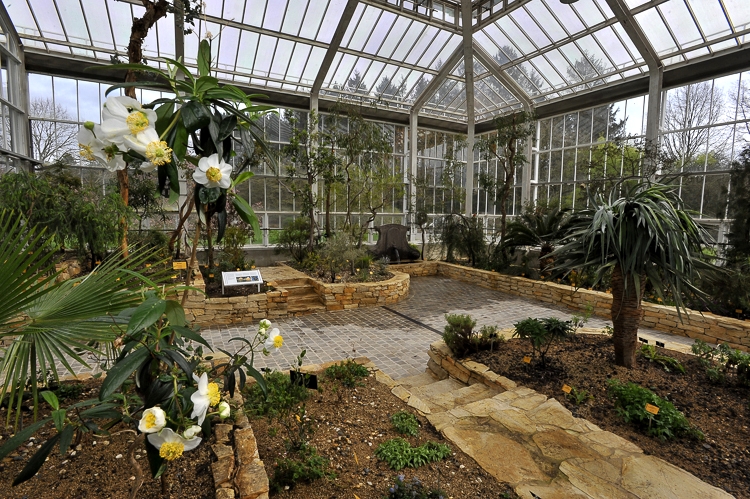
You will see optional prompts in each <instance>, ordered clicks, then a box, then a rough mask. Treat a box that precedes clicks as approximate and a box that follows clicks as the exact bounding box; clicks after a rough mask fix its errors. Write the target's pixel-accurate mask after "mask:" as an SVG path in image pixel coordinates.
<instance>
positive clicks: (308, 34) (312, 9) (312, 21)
mask: <svg viewBox="0 0 750 499" xmlns="http://www.w3.org/2000/svg"><path fill="white" fill-rule="evenodd" d="M229 1H234V0H229ZM329 3H330V2H327V1H323V0H311V1H310V2H309V4H308V6H307V11H306V12H305V20H304V22H303V23H302V26H301V27H300V31H299V36H301V37H302V38H307V39H309V40H315V39H316V37H317V35H318V31H321V29H320V28H321V26H320V25H321V23H322V22H323V16H324V15H325V13H326V10H327V8H328V4H329ZM331 29H333V28H331ZM324 36H325V35H324ZM330 36H333V34H331V35H330ZM329 39H330V38H329Z"/></svg>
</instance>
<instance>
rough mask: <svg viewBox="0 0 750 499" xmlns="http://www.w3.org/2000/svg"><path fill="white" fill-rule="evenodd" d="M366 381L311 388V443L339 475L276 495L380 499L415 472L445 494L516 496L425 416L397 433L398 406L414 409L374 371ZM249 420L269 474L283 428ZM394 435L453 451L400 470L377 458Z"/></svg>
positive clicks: (467, 498) (280, 450)
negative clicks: (414, 427) (415, 428)
mask: <svg viewBox="0 0 750 499" xmlns="http://www.w3.org/2000/svg"><path fill="white" fill-rule="evenodd" d="M363 383H364V386H359V387H356V388H353V389H346V388H344V389H340V388H339V389H338V390H337V391H336V392H334V391H333V390H332V389H331V387H330V385H329V384H327V383H326V381H325V379H324V378H322V379H321V382H320V387H321V388H320V390H319V391H317V392H314V391H311V392H310V397H309V398H308V399H307V402H306V410H307V414H308V416H310V417H311V418H313V421H314V422H315V426H314V427H315V433H314V434H313V436H312V438H311V439H310V444H311V445H313V446H315V447H316V448H317V450H318V452H319V454H321V455H322V456H324V457H326V458H328V459H329V460H330V468H329V469H330V471H332V472H334V473H335V474H336V476H335V478H331V479H326V478H322V479H319V480H316V481H314V482H312V483H309V484H307V483H299V484H297V485H296V486H295V487H293V488H291V489H289V490H283V491H281V492H279V493H277V494H275V495H272V497H276V498H280V499H334V498H343V497H350V498H351V497H359V498H360V499H381V498H383V497H387V493H388V488H389V487H390V486H392V485H393V484H394V482H395V479H396V476H397V475H398V474H403V475H405V481H406V482H409V481H411V480H412V478H413V477H415V476H416V477H418V478H419V480H420V481H421V482H422V483H423V484H424V485H425V487H426V488H428V489H434V488H437V487H438V485H439V487H440V489H442V490H443V491H445V492H446V494H445V499H448V498H449V497H453V498H455V499H459V498H460V499H474V498H476V499H480V498H482V499H484V498H488V497H492V498H501V497H507V498H512V497H517V496H516V495H515V494H514V493H513V491H512V488H511V487H510V486H509V485H507V484H504V483H500V482H498V481H497V480H495V479H494V478H493V477H492V476H491V475H489V474H488V473H487V472H485V471H484V470H483V469H482V468H481V467H479V465H477V464H476V462H475V461H474V460H473V459H472V458H470V457H469V456H467V455H466V454H464V453H463V452H461V451H460V450H458V449H456V448H455V447H454V446H453V445H451V444H450V442H448V441H446V440H444V439H443V438H442V437H441V436H440V434H439V433H437V432H436V431H435V430H434V429H433V428H432V427H431V426H430V424H429V423H428V422H427V420H426V419H425V418H423V417H420V416H417V417H418V419H419V422H420V426H421V427H420V429H419V436H418V437H405V436H402V435H400V434H399V433H397V432H396V430H395V429H393V426H392V424H391V422H390V416H391V415H392V414H393V413H395V412H397V411H399V410H405V411H408V412H411V413H412V414H415V411H414V410H413V409H412V408H410V407H407V405H406V404H405V403H404V402H402V401H401V400H400V399H399V398H397V397H396V396H395V395H393V394H392V393H391V392H390V389H388V388H387V387H386V386H385V385H383V384H381V383H379V382H377V381H375V378H374V376H372V375H371V376H370V377H368V378H366V379H365V380H364V382H363ZM339 395H341V398H339ZM251 425H252V427H253V430H254V432H255V437H256V439H257V441H258V451H259V453H260V458H261V459H262V460H263V461H264V463H265V465H266V471H267V472H268V475H269V478H270V477H272V476H273V473H274V467H275V462H276V459H277V458H279V457H284V456H285V449H284V444H283V430H282V431H279V432H278V434H277V435H276V436H271V434H272V431H273V430H272V428H273V426H269V424H268V420H267V419H266V418H263V417H261V418H258V419H251ZM396 437H403V438H405V439H406V440H408V441H409V442H410V443H411V444H412V445H422V444H424V443H425V442H427V441H436V442H441V443H446V444H448V445H449V446H450V447H451V449H452V451H453V455H452V456H451V457H449V458H447V459H446V460H444V461H438V462H435V463H431V464H428V465H425V466H421V467H419V468H417V469H413V468H405V469H403V470H401V471H398V472H397V471H394V470H392V469H391V468H389V467H388V465H387V464H386V463H384V462H382V461H380V460H378V459H377V458H376V457H375V449H376V448H377V447H378V445H379V444H381V443H383V442H385V441H386V440H390V439H392V438H396ZM355 456H356V457H355ZM354 494H356V496H355V495H354ZM504 494H506V495H504Z"/></svg>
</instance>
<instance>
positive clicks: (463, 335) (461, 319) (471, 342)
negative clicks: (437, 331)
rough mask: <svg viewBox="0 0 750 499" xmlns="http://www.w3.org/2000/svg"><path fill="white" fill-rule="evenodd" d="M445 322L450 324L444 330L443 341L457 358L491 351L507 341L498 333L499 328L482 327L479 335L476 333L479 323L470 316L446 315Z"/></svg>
mask: <svg viewBox="0 0 750 499" xmlns="http://www.w3.org/2000/svg"><path fill="white" fill-rule="evenodd" d="M445 321H446V322H447V323H448V324H446V325H445V329H444V330H443V341H445V344H446V345H448V348H450V349H451V351H452V352H453V354H454V355H456V356H457V357H463V356H464V355H466V354H468V353H471V352H478V351H480V350H488V349H490V350H491V349H492V348H493V347H494V344H495V343H500V342H503V341H505V337H504V336H503V335H501V334H499V333H498V332H497V326H482V328H481V329H480V330H479V333H476V332H475V331H474V327H475V326H476V325H477V321H475V320H474V319H472V318H471V316H470V315H462V314H446V316H445Z"/></svg>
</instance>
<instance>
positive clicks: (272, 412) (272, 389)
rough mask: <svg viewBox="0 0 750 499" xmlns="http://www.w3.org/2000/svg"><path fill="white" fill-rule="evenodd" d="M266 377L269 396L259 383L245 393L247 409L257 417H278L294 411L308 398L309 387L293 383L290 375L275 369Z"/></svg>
mask: <svg viewBox="0 0 750 499" xmlns="http://www.w3.org/2000/svg"><path fill="white" fill-rule="evenodd" d="M264 378H265V380H266V387H267V390H268V396H267V397H266V396H264V394H263V390H261V387H260V386H259V385H258V384H254V385H252V386H251V387H250V389H249V390H248V391H247V393H246V395H245V411H246V412H247V413H248V414H250V415H252V416H255V417H261V416H270V417H278V416H281V415H283V414H287V413H289V412H291V411H293V410H294V409H295V408H296V407H297V406H298V405H299V404H300V403H302V402H304V401H305V400H307V397H308V391H307V388H305V387H304V386H300V385H298V384H295V383H292V382H291V380H290V378H289V375H287V374H284V373H282V372H279V371H273V372H270V373H267V374H266V375H265V376H264Z"/></svg>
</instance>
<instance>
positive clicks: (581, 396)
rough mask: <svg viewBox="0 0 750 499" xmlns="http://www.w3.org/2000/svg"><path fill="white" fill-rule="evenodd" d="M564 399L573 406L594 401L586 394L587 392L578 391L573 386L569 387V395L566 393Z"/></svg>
mask: <svg viewBox="0 0 750 499" xmlns="http://www.w3.org/2000/svg"><path fill="white" fill-rule="evenodd" d="M565 398H567V399H568V400H570V401H571V402H573V403H574V404H575V405H581V404H583V403H584V402H586V401H589V400H594V397H593V396H592V395H591V394H590V393H589V392H588V390H584V389H580V390H579V389H578V388H576V387H575V386H571V387H570V393H566V394H565Z"/></svg>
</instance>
